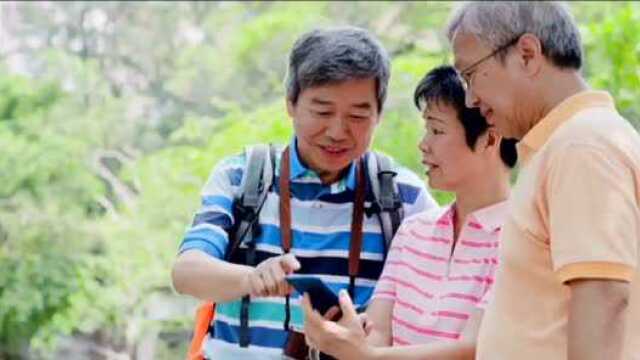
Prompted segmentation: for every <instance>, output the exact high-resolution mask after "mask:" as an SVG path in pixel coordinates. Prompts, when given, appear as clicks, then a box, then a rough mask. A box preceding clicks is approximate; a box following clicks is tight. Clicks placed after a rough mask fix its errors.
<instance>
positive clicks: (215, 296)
mask: <svg viewBox="0 0 640 360" xmlns="http://www.w3.org/2000/svg"><path fill="white" fill-rule="evenodd" d="M252 270H253V268H251V267H250V266H245V265H236V264H231V263H228V262H226V261H223V260H219V259H216V258H214V257H212V256H209V255H207V254H205V253H203V252H202V251H198V250H188V251H185V252H184V253H182V254H180V255H179V256H178V258H177V259H176V261H175V263H174V265H173V271H172V272H171V276H172V279H173V286H174V288H175V289H176V291H177V292H179V293H181V294H186V295H191V296H194V297H196V298H198V299H201V300H209V301H211V300H213V301H215V302H226V301H230V300H234V299H238V298H240V297H242V296H244V295H246V294H248V293H249V292H250V289H249V283H248V277H249V274H250V273H251V271H252ZM232 284H233V286H230V285H232Z"/></svg>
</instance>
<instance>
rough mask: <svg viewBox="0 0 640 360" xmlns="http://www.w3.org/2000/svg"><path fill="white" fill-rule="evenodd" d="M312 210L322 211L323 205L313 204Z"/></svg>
mask: <svg viewBox="0 0 640 360" xmlns="http://www.w3.org/2000/svg"><path fill="white" fill-rule="evenodd" d="M311 207H312V208H314V209H322V204H320V203H313V205H311Z"/></svg>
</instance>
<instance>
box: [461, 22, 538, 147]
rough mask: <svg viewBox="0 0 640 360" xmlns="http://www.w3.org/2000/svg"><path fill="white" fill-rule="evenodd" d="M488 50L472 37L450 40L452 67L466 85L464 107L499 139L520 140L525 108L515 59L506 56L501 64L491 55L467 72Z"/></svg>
mask: <svg viewBox="0 0 640 360" xmlns="http://www.w3.org/2000/svg"><path fill="white" fill-rule="evenodd" d="M512 50H513V48H507V49H506V50H505V51H512ZM492 51H493V49H491V48H490V47H488V46H487V45H485V44H484V43H483V42H481V41H480V40H479V39H478V38H477V37H476V36H474V35H471V34H466V33H460V32H458V33H456V34H455V36H454V38H453V52H454V58H455V68H456V69H457V70H458V71H460V72H461V75H462V77H463V78H464V80H465V82H466V84H467V91H466V95H467V97H466V102H467V106H468V107H476V108H479V109H480V112H481V113H482V115H483V116H484V117H485V118H486V119H487V123H488V124H489V125H492V126H495V127H496V129H497V131H498V132H499V133H500V134H501V135H502V136H503V137H505V138H517V139H520V138H522V137H523V136H524V135H525V134H526V132H527V131H528V128H527V127H526V124H527V122H528V119H527V116H526V114H527V112H528V111H529V109H527V103H528V101H527V100H528V99H527V96H528V95H527V92H526V89H525V87H524V82H523V79H522V78H521V76H520V75H521V74H519V69H518V64H517V58H516V56H509V55H507V58H506V59H505V62H504V63H501V62H500V60H499V58H498V56H497V55H496V56H491V57H488V58H487V59H485V60H484V61H482V62H480V63H478V64H477V65H475V66H472V67H471V68H470V69H468V68H469V66H471V65H473V64H474V63H476V62H477V61H478V60H480V59H482V58H483V57H485V56H487V55H488V54H491V53H492ZM466 69H468V70H466ZM465 70H466V71H465Z"/></svg>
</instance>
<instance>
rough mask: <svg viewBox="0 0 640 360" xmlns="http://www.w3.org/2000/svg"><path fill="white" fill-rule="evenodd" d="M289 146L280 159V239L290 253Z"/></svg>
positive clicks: (283, 247) (283, 246) (284, 248)
mask: <svg viewBox="0 0 640 360" xmlns="http://www.w3.org/2000/svg"><path fill="white" fill-rule="evenodd" d="M290 174H291V169H290V166H289V147H288V146H287V148H286V149H284V152H283V153H282V159H281V161H280V179H279V184H280V234H281V235H280V241H281V242H282V250H284V252H285V253H288V252H289V250H291V190H290V189H289V175H290Z"/></svg>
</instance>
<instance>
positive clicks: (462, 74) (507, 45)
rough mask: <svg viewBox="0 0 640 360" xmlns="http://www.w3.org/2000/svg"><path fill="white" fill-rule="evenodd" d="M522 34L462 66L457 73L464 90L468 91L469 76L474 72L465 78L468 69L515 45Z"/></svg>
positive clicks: (469, 84) (470, 78)
mask: <svg viewBox="0 0 640 360" xmlns="http://www.w3.org/2000/svg"><path fill="white" fill-rule="evenodd" d="M522 35H524V33H522V34H520V35H518V36H515V37H513V39H511V40H509V41H508V42H507V43H505V44H504V45H501V46H499V47H498V48H497V49H495V50H494V51H492V52H491V53H490V54H489V55H485V56H483V57H481V58H480V59H479V60H476V61H475V62H474V63H473V64H471V65H469V66H467V67H466V68H464V69H463V70H461V71H458V74H459V75H460V79H462V85H463V87H464V90H465V91H468V90H469V89H470V88H471V81H472V80H473V78H472V77H471V76H472V75H473V74H475V73H472V74H471V75H470V77H469V79H468V80H467V78H466V77H465V73H468V72H469V70H471V69H473V68H475V67H476V66H478V65H480V64H482V63H483V62H485V61H487V60H488V59H491V58H492V57H494V56H496V55H497V54H499V53H500V52H502V51H504V50H506V49H508V48H510V47H512V46H513V45H515V44H516V43H517V42H518V41H519V40H520V38H521V37H522Z"/></svg>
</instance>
